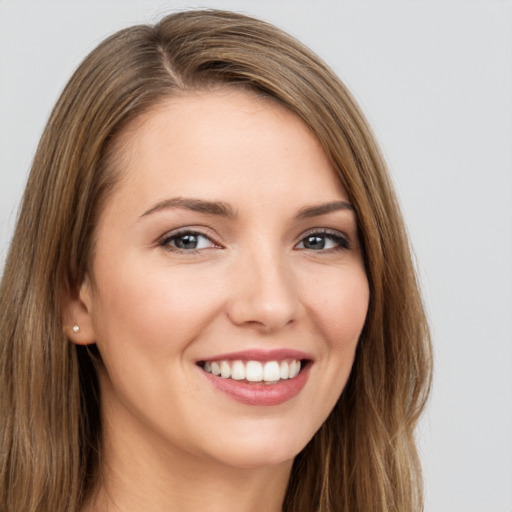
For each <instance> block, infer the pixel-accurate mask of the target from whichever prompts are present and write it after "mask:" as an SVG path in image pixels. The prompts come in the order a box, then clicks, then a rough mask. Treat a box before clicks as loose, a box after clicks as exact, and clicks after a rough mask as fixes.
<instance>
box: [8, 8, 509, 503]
mask: <svg viewBox="0 0 512 512" xmlns="http://www.w3.org/2000/svg"><path fill="white" fill-rule="evenodd" d="M194 6H206V7H220V8H228V9H233V10H237V11H243V12H246V13H249V14H254V15H257V16H260V17H262V18H264V19H267V20H269V21H271V22H274V23H275V24H277V25H278V26H280V27H282V28H284V29H285V30H288V31H289V32H291V33H292V34H294V35H296V36H297V37H299V39H301V40H303V41H304V42H305V43H306V44H308V45H310V46H311V47H312V48H313V49H314V50H315V51H316V52H317V53H319V54H320V55H321V56H322V57H323V58H324V59H325V60H326V61H327V62H328V63H329V64H330V65H331V66H332V67H333V68H334V69H335V71H336V72H337V73H338V74H339V75H340V76H341V77H342V79H344V80H345V82H346V83H347V85H348V86H349V88H350V89H351V90H352V91H353V92H354V94H355V96H356V98H357V99H358V100H359V101H360V103H361V105H362V107H363V109H364V111H365V112H366V114H367V116H368V118H369V120H370V122H371V124H372V126H373V127H374V129H375V132H376V134H377V137H378V139H379V141H380V143H381V145H382V148H383V151H384V154H385V156H386V158H387V160H388V161H389V164H390V169H391V172H392V175H393V178H394V180H395V183H396V186H397V189H398V192H399V196H400V198H401V202H402V205H403V209H404V214H405V217H406V220H407V222H408V225H409V231H410V234H411V238H412V241H413V245H414V247H415V252H416V256H417V260H418V271H419V273H420V276H421V279H422V284H423V289H424V294H425V299H426V303H427V308H428V312H429V316H430V318H431V322H432V330H433V335H434V344H435V363H436V371H435V383H434V391H433V395H432V399H431V402H430V405H429V408H428V411H427V414H426V416H425V417H424V420H423V422H422V424H421V428H420V432H419V441H420V446H421V452H422V458H423V462H424V469H425V480H426V497H427V506H426V510H427V512H511V511H512V324H511V312H512V212H511V209H512V206H511V204H512V172H511V170H512V150H511V141H512V4H511V3H510V2H507V1H506V0H501V1H500V0H481V1H474V0H462V1H449V0H446V1H443V0H430V1H415V0H402V1H395V0H381V1H369V0H351V1H348V0H347V1H343V0H341V1H335V0H331V1H327V0H323V1H322V0H316V1H313V0H309V1H300V0H279V1H276V0H259V1H254V2H251V1H243V0H238V1H236V0H232V1H228V0H225V1H220V0H219V1H214V0H210V1H208V0H205V1H204V2H202V3H194V2H183V1H166V2H164V1H162V0H160V1H155V0H154V1H149V0H139V1H133V0H132V1H127V0H124V1H121V0H118V1H114V0H109V1H106V0H102V1H101V2H100V1H91V0H89V1H78V0H67V1H60V2H55V1H48V0H45V1H41V0H39V1H33V2H28V1H23V0H11V1H7V0H4V1H0V265H1V264H3V260H4V258H5V254H6V251H7V246H8V243H9V238H10V236H11V233H12V229H13V224H14V220H15V216H16V209H17V204H18V202H19V198H20V196H21V193H22V188H23V185H24V182H25V179H26V174H27V170H28V168H29V165H30V161H31V158H32V156H33V153H34V150H35V147H36V144H37V141H38V138H39V136H40V134H41V131H42V128H43V126H44V123H45V120H46V118H47V116H48V114H49V111H50V108H51V107H52V105H53V104H54V102H55V101H56V99H57V96H58V94H59V92H60V90H61V89H62V87H63V86H64V84H65V81H66V80H67V78H69V76H70V74H71V72H72V71H73V69H74V68H75V67H76V66H77V65H78V63H79V62H80V60H81V59H82V58H83V57H84V56H85V55H86V54H87V53H88V52H89V51H90V50H91V49H92V48H93V47H94V46H95V45H96V44H97V43H98V42H99V41H100V40H101V39H103V38H104V37H105V36H106V35H107V34H110V33H111V32H113V31H114V30H117V29H119V28H122V27H124V26H126V25H128V24H133V23H138V22H152V21H156V20H157V19H158V18H159V16H160V15H161V14H164V13H167V12H170V11H171V10H173V9H178V8H185V7H194Z"/></svg>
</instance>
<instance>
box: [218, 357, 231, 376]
mask: <svg viewBox="0 0 512 512" xmlns="http://www.w3.org/2000/svg"><path fill="white" fill-rule="evenodd" d="M220 376H221V377H222V378H223V379H229V377H231V368H230V366H229V363H228V362H227V361H222V362H221V363H220Z"/></svg>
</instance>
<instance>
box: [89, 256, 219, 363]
mask: <svg viewBox="0 0 512 512" xmlns="http://www.w3.org/2000/svg"><path fill="white" fill-rule="evenodd" d="M138 267H139V268H140V266H138V265H137V264H135V263H132V264H124V265H122V266H118V267H117V268H115V269H114V268H110V269H105V270H104V271H103V272H102V273H101V275H99V277H98V280H99V279H100V278H101V283H102V286H101V291H100V292H99V293H98V294H97V295H96V296H95V298H94V315H93V317H94V324H95V330H96V336H97V342H98V345H99V347H100V350H102V351H103V352H107V351H123V352H126V351H131V352H133V351H142V352H143V355H144V357H145V358H147V357H149V356H151V355H152V354H154V355H155V357H160V356H162V355H163V354H165V353H172V352H175V351H176V350H182V349H183V347H184V346H186V345H187V344H188V343H189V342H190V341H192V340H193V339H194V337H195V336H196V335H197V334H199V333H200V332H201V331H202V330H203V329H204V328H205V326H207V325H208V324H209V323H210V322H211V320H212V318H213V317H214V316H215V315H216V307H217V306H216V305H217V304H219V300H218V296H219V293H218V291H217V289H216V287H215V286H214V283H212V282H211V277H210V279H208V277H207V276H203V275H202V274H201V273H200V272H197V271H195V272H192V269H177V268H172V267H169V268H161V267H160V268H154V269H149V270H148V266H146V267H145V268H144V271H137V270H134V269H137V268H138ZM99 270H102V269H99ZM126 276H129V277H128V278H127V277H126ZM205 279H206V280H205ZM217 281H218V280H217ZM217 287H218V286H217Z"/></svg>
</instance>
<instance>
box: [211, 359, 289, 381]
mask: <svg viewBox="0 0 512 512" xmlns="http://www.w3.org/2000/svg"><path fill="white" fill-rule="evenodd" d="M205 366H206V365H205ZM289 368H290V365H289V364H288V361H283V362H282V363H281V366H280V367H279V376H280V377H281V379H289V378H290V374H289Z"/></svg>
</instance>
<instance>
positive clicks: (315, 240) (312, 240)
mask: <svg viewBox="0 0 512 512" xmlns="http://www.w3.org/2000/svg"><path fill="white" fill-rule="evenodd" d="M304 246H305V247H307V248H308V249H323V248H324V247H325V238H323V237H321V236H316V235H312V236H308V237H307V238H306V240H305V242H304Z"/></svg>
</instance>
